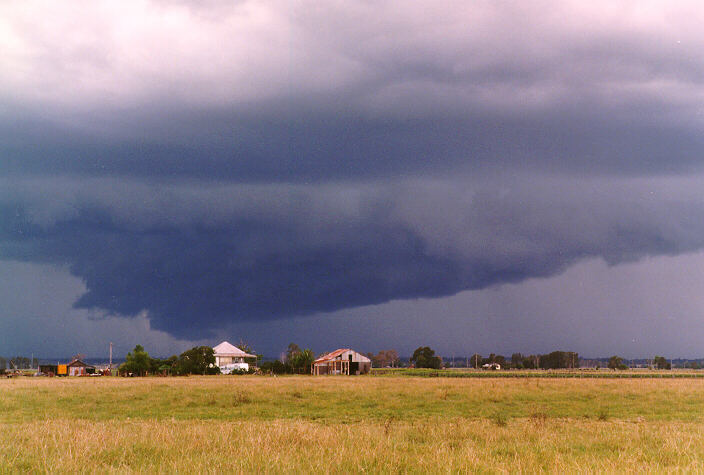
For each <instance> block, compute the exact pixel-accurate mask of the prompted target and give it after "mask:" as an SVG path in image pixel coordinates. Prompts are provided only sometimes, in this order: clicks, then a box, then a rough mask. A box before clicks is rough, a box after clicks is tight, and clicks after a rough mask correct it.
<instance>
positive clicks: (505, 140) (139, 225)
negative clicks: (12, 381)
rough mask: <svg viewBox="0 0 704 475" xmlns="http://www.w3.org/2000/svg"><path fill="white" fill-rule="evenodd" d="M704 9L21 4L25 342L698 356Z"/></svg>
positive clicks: (13, 332)
mask: <svg viewBox="0 0 704 475" xmlns="http://www.w3.org/2000/svg"><path fill="white" fill-rule="evenodd" d="M703 20H704V9H703V8H702V7H701V6H700V5H699V4H698V3H697V2H678V3H675V4H673V3H669V2H647V3H645V2H635V1H634V2H618V3H613V2H590V3H584V2H543V1H529V2H495V1H478V2H470V3H459V2H433V3H427V2H380V3H359V4H350V3H348V2H330V3H325V4H320V3H314V2H300V3H291V2H265V3H261V2H253V1H242V2H236V3H235V2H226V1H221V0H211V1H205V2H195V1H187V0H183V1H174V2H167V1H160V0H151V1H149V0H144V1H136V2H129V3H128V4H118V3H117V2H111V1H97V2H87V1H76V2H69V3H62V4H55V3H52V2H46V1H26V2H6V3H3V4H2V5H0V50H2V51H3V54H2V57H3V59H2V62H0V335H2V336H0V355H10V354H14V353H22V354H28V353H30V352H32V351H33V352H34V353H35V354H37V353H46V354H45V355H44V356H47V357H49V356H60V355H66V354H74V353H77V352H82V353H87V354H95V355H96V356H102V355H104V354H105V353H106V348H107V342H109V341H115V342H117V344H118V345H119V347H120V351H122V350H124V351H127V350H128V349H129V348H130V347H132V346H134V345H135V344H137V343H142V344H144V345H145V346H147V347H148V348H147V349H148V350H149V349H150V348H151V351H152V352H154V353H155V354H162V355H166V354H171V353H177V352H180V351H183V349H186V348H188V347H189V345H192V344H196V343H208V342H212V344H216V343H218V342H219V341H220V339H229V340H231V341H232V340H235V341H239V339H243V340H247V341H249V342H250V343H251V344H252V345H253V346H254V347H255V348H256V349H257V351H260V352H263V353H265V354H267V355H272V356H274V355H277V354H278V353H279V352H280V351H281V350H283V349H284V348H285V346H286V345H287V344H288V342H290V341H295V342H298V343H299V344H301V346H310V347H312V348H313V349H314V350H315V351H316V352H319V351H324V350H329V349H334V348H337V347H340V346H353V347H355V348H356V349H359V350H360V351H365V352H366V351H378V350H381V349H387V348H396V349H397V350H399V352H400V353H402V354H407V353H410V352H411V351H412V350H413V349H414V348H415V347H417V346H419V345H426V344H427V345H430V346H432V347H433V348H435V349H436V350H437V351H438V352H440V353H441V354H445V355H450V354H452V353H454V354H463V353H466V354H471V353H473V352H475V351H478V352H483V353H489V352H495V353H508V354H510V353H511V352H513V351H522V352H526V353H532V352H545V351H551V350H553V349H565V350H573V351H578V352H579V353H580V354H583V355H586V356H609V355H611V354H620V355H623V356H626V357H649V356H652V355H653V354H655V353H660V354H663V353H664V354H667V355H668V356H672V357H680V356H681V357H702V356H704V350H702V349H701V348H702V346H701V342H702V341H704V318H702V317H703V315H702V312H703V311H704V306H703V305H704V303H703V302H702V300H701V295H704V280H702V277H704V276H701V275H700V274H701V272H700V271H699V270H698V267H697V266H696V263H701V262H702V260H703V259H704V257H702V256H704V166H703V165H704V160H703V156H702V154H703V153H704V134H703V132H704V60H702V59H701V54H700V52H701V51H702V49H704V34H703V33H701V27H700V25H701V24H702V21H703ZM216 340H217V341H216Z"/></svg>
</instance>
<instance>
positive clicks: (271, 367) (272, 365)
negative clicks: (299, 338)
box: [259, 360, 290, 374]
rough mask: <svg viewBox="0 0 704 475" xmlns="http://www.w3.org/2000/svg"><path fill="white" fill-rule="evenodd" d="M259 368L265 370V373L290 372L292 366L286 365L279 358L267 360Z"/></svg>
mask: <svg viewBox="0 0 704 475" xmlns="http://www.w3.org/2000/svg"><path fill="white" fill-rule="evenodd" d="M259 369H261V370H262V372H264V373H272V374H284V373H290V371H289V369H290V367H289V366H287V365H285V364H284V363H282V362H281V361H279V360H274V361H265V362H263V363H262V364H261V365H260V366H259Z"/></svg>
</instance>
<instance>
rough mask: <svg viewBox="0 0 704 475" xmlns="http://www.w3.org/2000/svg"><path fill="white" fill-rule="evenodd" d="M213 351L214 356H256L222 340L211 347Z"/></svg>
mask: <svg viewBox="0 0 704 475" xmlns="http://www.w3.org/2000/svg"><path fill="white" fill-rule="evenodd" d="M213 352H214V353H215V356H242V357H245V358H256V355H250V354H249V353H245V352H244V351H242V350H240V349H239V348H237V347H236V346H235V345H232V344H230V343H229V342H227V341H223V342H222V343H220V344H219V345H218V346H215V347H213Z"/></svg>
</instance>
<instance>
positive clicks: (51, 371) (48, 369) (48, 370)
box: [39, 363, 59, 376]
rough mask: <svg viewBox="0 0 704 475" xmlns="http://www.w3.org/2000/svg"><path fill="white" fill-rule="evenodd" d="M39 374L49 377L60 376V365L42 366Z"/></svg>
mask: <svg viewBox="0 0 704 475" xmlns="http://www.w3.org/2000/svg"><path fill="white" fill-rule="evenodd" d="M39 372H40V373H42V374H46V375H49V376H55V375H57V374H59V364H58V363H56V364H40V365H39Z"/></svg>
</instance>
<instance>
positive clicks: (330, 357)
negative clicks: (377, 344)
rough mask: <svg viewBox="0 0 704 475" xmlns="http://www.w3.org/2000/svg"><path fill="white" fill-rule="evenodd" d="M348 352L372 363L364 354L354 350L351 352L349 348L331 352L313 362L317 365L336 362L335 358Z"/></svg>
mask: <svg viewBox="0 0 704 475" xmlns="http://www.w3.org/2000/svg"><path fill="white" fill-rule="evenodd" d="M346 351H351V352H352V353H357V354H358V355H359V356H360V357H361V358H360V359H362V360H367V361H371V360H370V359H369V358H367V357H366V356H364V355H363V354H361V353H358V352H356V351H354V350H351V349H349V348H340V349H338V350H335V351H332V352H330V353H327V354H325V355H323V356H321V357H319V358H318V359H316V360H315V361H313V363H314V364H315V363H324V362H326V361H332V360H334V359H335V358H337V357H338V356H340V355H342V354H343V353H345V352H346Z"/></svg>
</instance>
